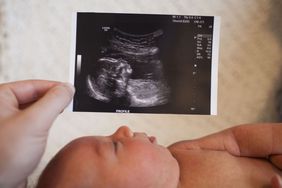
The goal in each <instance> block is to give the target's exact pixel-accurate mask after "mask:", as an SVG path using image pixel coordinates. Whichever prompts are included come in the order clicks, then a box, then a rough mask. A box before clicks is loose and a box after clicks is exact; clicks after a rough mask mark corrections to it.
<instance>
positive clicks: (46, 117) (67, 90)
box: [21, 83, 74, 131]
mask: <svg viewBox="0 0 282 188" xmlns="http://www.w3.org/2000/svg"><path fill="white" fill-rule="evenodd" d="M73 95H74V87H73V86H72V85H70V84H68V83H64V84H59V85H57V86H55V87H53V88H51V89H50V90H49V91H47V92H46V94H45V95H44V96H43V97H41V98H40V99H39V100H38V101H36V102H35V103H34V104H32V105H31V106H30V107H28V108H26V109H25V110H23V112H22V114H21V119H22V121H25V122H26V125H27V126H29V127H31V128H32V129H36V128H39V129H40V130H45V131H47V130H49V128H50V126H51V124H52V123H53V121H54V120H55V118H56V117H57V116H58V115H59V114H60V113H61V112H62V111H63V110H64V108H65V107H66V106H67V105H68V104H69V103H70V101H71V100H72V97H73Z"/></svg>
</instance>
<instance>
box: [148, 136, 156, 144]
mask: <svg viewBox="0 0 282 188" xmlns="http://www.w3.org/2000/svg"><path fill="white" fill-rule="evenodd" d="M149 140H150V142H151V143H153V144H157V138H156V137H154V136H150V137H149Z"/></svg>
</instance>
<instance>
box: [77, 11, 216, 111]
mask: <svg viewBox="0 0 282 188" xmlns="http://www.w3.org/2000/svg"><path fill="white" fill-rule="evenodd" d="M74 25H75V26H74V32H73V33H74V37H73V40H74V45H73V54H72V60H71V64H72V65H71V69H72V70H71V73H72V75H71V82H72V83H74V86H75V88H76V93H75V96H74V99H73V103H72V107H71V108H72V110H73V111H80V112H117V113H163V114H203V115H215V114H216V106H217V105H216V103H217V67H218V43H219V20H218V17H214V16H191V15H161V14H122V13H90V12H78V13H76V16H75V24H74Z"/></svg>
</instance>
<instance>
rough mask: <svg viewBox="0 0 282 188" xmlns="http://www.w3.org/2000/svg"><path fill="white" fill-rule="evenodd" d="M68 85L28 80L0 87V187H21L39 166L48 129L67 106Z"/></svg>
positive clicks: (69, 98)
mask: <svg viewBox="0 0 282 188" xmlns="http://www.w3.org/2000/svg"><path fill="white" fill-rule="evenodd" d="M73 94H74V88H73V87H72V86H71V85H70V84H66V83H60V82H53V81H43V80H28V81H18V82H12V83H6V84H1V85H0V187H6V188H9V187H24V186H25V182H26V179H27V177H28V175H30V174H31V173H32V171H33V170H34V169H35V168H36V166H37V165H38V163H39V161H40V159H41V157H42V155H43V153H44V150H45V146H46V141H47V137H48V132H49V129H50V127H51V125H52V123H53V121H54V120H55V119H56V117H57V116H58V115H59V114H60V113H61V112H62V111H63V110H64V108H65V107H66V106H67V105H68V104H69V103H70V101H71V99H72V97H73Z"/></svg>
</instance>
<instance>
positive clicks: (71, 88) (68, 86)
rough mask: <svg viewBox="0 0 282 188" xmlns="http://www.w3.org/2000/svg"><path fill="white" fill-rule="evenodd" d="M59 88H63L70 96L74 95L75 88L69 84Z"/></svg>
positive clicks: (65, 83) (63, 84)
mask: <svg viewBox="0 0 282 188" xmlns="http://www.w3.org/2000/svg"><path fill="white" fill-rule="evenodd" d="M61 86H63V87H65V88H66V89H67V90H68V92H69V93H70V95H71V96H73V95H74V92H75V87H74V86H73V85H72V84H70V83H68V82H64V83H62V85H61Z"/></svg>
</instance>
